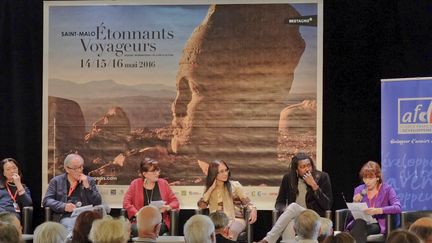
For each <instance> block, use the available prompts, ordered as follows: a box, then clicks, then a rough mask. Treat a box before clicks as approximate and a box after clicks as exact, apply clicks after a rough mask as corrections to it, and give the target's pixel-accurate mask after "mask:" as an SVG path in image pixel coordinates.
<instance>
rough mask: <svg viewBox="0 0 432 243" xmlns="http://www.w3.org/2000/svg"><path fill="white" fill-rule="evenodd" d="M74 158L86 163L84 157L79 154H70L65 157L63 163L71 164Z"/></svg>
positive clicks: (65, 164)
mask: <svg viewBox="0 0 432 243" xmlns="http://www.w3.org/2000/svg"><path fill="white" fill-rule="evenodd" d="M72 160H78V161H79V162H80V163H81V164H84V159H83V157H81V155H79V154H68V156H66V158H65V159H64V162H63V165H64V166H69V165H70V163H71V162H72Z"/></svg>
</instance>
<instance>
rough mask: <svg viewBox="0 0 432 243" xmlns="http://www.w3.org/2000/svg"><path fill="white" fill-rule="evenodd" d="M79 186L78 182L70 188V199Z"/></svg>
mask: <svg viewBox="0 0 432 243" xmlns="http://www.w3.org/2000/svg"><path fill="white" fill-rule="evenodd" d="M77 186H78V181H77V182H75V184H74V185H73V186H72V185H71V186H70V187H69V193H68V197H70V195H72V193H73V192H74V191H75V189H76V188H77Z"/></svg>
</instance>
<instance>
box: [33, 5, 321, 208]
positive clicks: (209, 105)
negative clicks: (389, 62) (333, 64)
mask: <svg viewBox="0 0 432 243" xmlns="http://www.w3.org/2000/svg"><path fill="white" fill-rule="evenodd" d="M44 27H45V28H44V30H45V32H44V78H43V79H44V96H43V98H44V100H43V102H44V105H43V106H44V114H43V118H44V120H43V134H44V136H43V162H44V165H43V166H44V168H46V169H44V170H43V178H42V180H43V190H44V191H45V190H46V188H47V185H48V182H49V180H50V179H51V178H52V177H53V176H55V175H58V174H61V173H63V160H64V158H65V156H66V155H67V154H68V153H71V152H78V153H79V154H81V155H82V156H83V157H84V159H85V165H84V167H85V173H88V174H89V175H91V176H92V177H94V178H95V179H96V181H97V183H98V188H99V190H100V191H101V193H102V195H103V199H104V202H105V203H107V204H109V205H110V206H112V207H121V205H122V199H123V195H124V193H125V191H126V190H127V188H128V185H129V184H130V182H131V181H132V180H133V179H135V178H137V177H138V176H139V175H138V170H139V163H140V161H141V160H142V159H143V158H146V157H149V158H152V159H154V160H157V161H158V162H159V166H160V167H161V171H162V172H161V177H162V178H164V179H166V180H168V182H169V183H170V185H171V186H172V187H173V189H174V191H175V192H176V195H177V196H178V197H179V200H180V203H181V207H182V208H196V202H197V200H198V199H199V197H200V196H201V195H202V193H203V189H204V187H203V185H204V181H203V180H204V179H205V175H204V171H205V167H206V164H208V163H209V162H211V161H212V160H215V159H223V160H225V161H227V163H228V165H229V167H230V171H231V175H232V179H234V180H238V181H240V182H241V183H242V185H243V186H244V187H245V190H246V191H247V193H248V195H249V196H250V197H251V199H252V200H253V201H254V202H255V203H256V204H257V206H258V208H259V209H272V208H273V206H274V201H275V197H276V195H277V192H278V187H279V184H280V182H281V179H282V176H283V174H285V173H287V168H288V165H289V161H290V159H291V157H292V156H293V154H294V153H296V152H298V151H304V152H306V153H308V154H310V155H312V157H314V158H316V161H317V167H318V168H321V117H322V115H321V110H322V108H321V104H322V101H321V100H322V95H321V92H322V91H321V90H322V88H321V87H322V77H321V76H322V2H321V1H306V2H301V1H295V2H293V3H290V1H278V2H277V3H266V4H264V3H262V2H259V1H251V2H246V1H245V2H244V3H242V4H227V3H226V2H220V3H219V2H218V1H212V2H202V3H200V4H193V3H188V4H182V3H179V2H172V3H170V2H163V4H162V3H161V2H149V1H144V2H130V3H128V2H112V1H107V2H104V1H98V2H84V1H83V2H80V1H70V2H45V5H44Z"/></svg>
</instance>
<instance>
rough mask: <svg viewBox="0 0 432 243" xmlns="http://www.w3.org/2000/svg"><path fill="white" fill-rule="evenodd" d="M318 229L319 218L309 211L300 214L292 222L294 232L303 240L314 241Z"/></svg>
mask: <svg viewBox="0 0 432 243" xmlns="http://www.w3.org/2000/svg"><path fill="white" fill-rule="evenodd" d="M320 227H321V221H320V216H319V215H318V214H317V213H316V212H314V211H313V210H310V209H306V210H304V211H303V212H301V213H300V214H299V216H297V218H295V220H294V231H295V232H296V234H297V235H298V236H299V237H301V238H303V239H305V240H316V239H317V238H318V234H319V231H320Z"/></svg>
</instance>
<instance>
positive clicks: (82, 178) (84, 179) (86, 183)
mask: <svg viewBox="0 0 432 243" xmlns="http://www.w3.org/2000/svg"><path fill="white" fill-rule="evenodd" d="M78 180H79V181H80V182H81V183H82V185H83V186H84V188H89V187H90V183H89V181H88V177H87V176H86V175H84V174H81V175H80V176H79V179H78Z"/></svg>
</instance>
